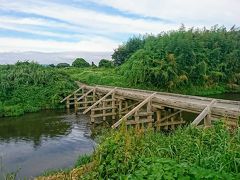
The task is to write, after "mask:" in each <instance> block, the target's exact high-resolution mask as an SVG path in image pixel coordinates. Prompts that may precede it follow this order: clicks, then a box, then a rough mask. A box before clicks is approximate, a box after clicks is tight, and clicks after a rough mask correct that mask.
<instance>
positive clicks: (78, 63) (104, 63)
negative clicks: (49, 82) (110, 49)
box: [49, 58, 114, 68]
mask: <svg viewBox="0 0 240 180" xmlns="http://www.w3.org/2000/svg"><path fill="white" fill-rule="evenodd" d="M49 66H51V67H57V68H65V67H70V64H68V63H59V64H57V65H56V66H55V65H54V64H50V65H49ZM113 66H114V64H113V61H111V60H108V59H101V60H100V62H99V64H98V67H100V68H101V67H105V68H110V67H113ZM72 67H77V68H86V67H97V65H96V64H95V63H94V62H92V63H91V64H89V63H88V62H87V61H86V60H85V59H83V58H76V59H75V60H74V61H73V63H72Z"/></svg>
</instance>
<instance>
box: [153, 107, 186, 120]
mask: <svg viewBox="0 0 240 180" xmlns="http://www.w3.org/2000/svg"><path fill="white" fill-rule="evenodd" d="M181 112H182V110H179V111H177V112H175V113H172V114H169V115H168V116H166V117H164V118H162V119H159V120H158V121H156V123H160V122H163V121H165V120H167V119H169V118H171V117H173V116H176V115H177V114H179V113H181Z"/></svg>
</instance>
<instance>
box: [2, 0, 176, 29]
mask: <svg viewBox="0 0 240 180" xmlns="http://www.w3.org/2000/svg"><path fill="white" fill-rule="evenodd" d="M2 1H3V2H2V8H6V9H11V10H16V11H20V12H26V13H34V14H38V15H45V16H48V17H51V18H57V19H61V20H64V21H67V22H69V23H73V24H75V25H78V26H83V27H85V28H86V29H87V28H91V29H94V30H95V31H96V32H98V31H99V32H104V31H106V34H107V32H121V33H158V32H161V31H165V30H170V29H176V28H177V27H179V24H165V23H161V22H155V21H147V20H144V19H131V18H127V17H122V16H119V15H107V14H103V13H100V12H95V11H92V10H87V9H82V8H76V7H72V6H68V5H62V4H55V3H51V2H46V1H41V2H36V1H23V2H21V3H16V2H9V1H4V0H2Z"/></svg>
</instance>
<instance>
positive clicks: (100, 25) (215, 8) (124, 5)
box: [0, 0, 240, 52]
mask: <svg viewBox="0 0 240 180" xmlns="http://www.w3.org/2000/svg"><path fill="white" fill-rule="evenodd" d="M81 1H82V0H79V2H80V3H81ZM89 1H93V2H95V3H98V4H101V5H106V6H111V7H113V8H116V9H119V10H120V11H124V12H128V13H134V14H138V15H141V16H147V17H156V18H160V19H166V20H167V21H154V20H149V19H145V18H135V19H134V18H131V17H126V16H121V15H120V14H119V15H112V14H107V13H108V12H104V13H103V12H98V11H94V10H89V9H84V8H80V7H75V6H73V5H72V4H71V3H69V4H61V3H60V1H59V2H58V3H56V2H57V1H54V2H53V1H49V0H41V1H36V0H21V1H19V0H11V1H9V0H0V10H8V11H11V10H12V11H16V12H23V13H30V14H35V15H40V16H45V17H49V18H53V19H58V20H61V21H55V20H51V19H49V18H40V17H37V16H34V17H30V16H29V17H21V16H19V17H16V15H15V17H14V16H7V15H5V16H2V15H1V16H0V27H2V28H5V29H8V30H14V31H19V32H26V33H31V34H34V35H36V37H38V36H39V35H42V36H50V37H51V39H54V38H67V39H73V40H75V41H77V42H70V40H67V39H66V40H64V41H57V40H50V39H47V40H36V39H26V38H24V37H22V38H20V37H19V38H9V37H2V38H0V51H1V52H4V51H44V52H55V51H91V52H94V51H112V50H113V49H114V48H116V47H117V46H118V44H120V43H121V42H120V41H119V40H118V41H116V40H114V39H111V38H112V36H118V35H119V36H120V35H121V34H122V33H126V34H145V33H153V34H157V33H160V32H162V31H168V30H173V29H177V28H179V26H180V24H181V23H184V24H185V25H186V26H187V27H192V26H195V27H203V26H206V27H210V26H212V25H214V24H224V25H226V26H232V25H234V24H236V25H237V26H238V25H240V18H239V17H240V11H239V10H238V8H239V7H240V0H89ZM38 27H44V28H42V29H41V28H38ZM53 29H56V30H54V31H53ZM57 29H59V31H58V30H57ZM62 29H63V30H66V31H68V33H63V32H61V30H62ZM37 39H40V38H39V37H38V38H37ZM117 39H121V37H120V38H117ZM123 40H125V39H123Z"/></svg>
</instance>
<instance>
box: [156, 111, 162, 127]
mask: <svg viewBox="0 0 240 180" xmlns="http://www.w3.org/2000/svg"><path fill="white" fill-rule="evenodd" d="M160 123H161V110H157V130H158V131H159V130H160Z"/></svg>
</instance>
